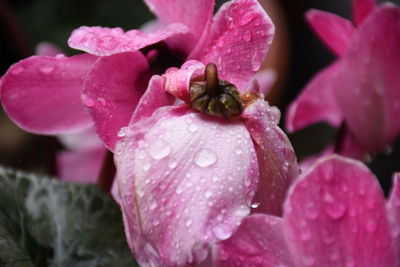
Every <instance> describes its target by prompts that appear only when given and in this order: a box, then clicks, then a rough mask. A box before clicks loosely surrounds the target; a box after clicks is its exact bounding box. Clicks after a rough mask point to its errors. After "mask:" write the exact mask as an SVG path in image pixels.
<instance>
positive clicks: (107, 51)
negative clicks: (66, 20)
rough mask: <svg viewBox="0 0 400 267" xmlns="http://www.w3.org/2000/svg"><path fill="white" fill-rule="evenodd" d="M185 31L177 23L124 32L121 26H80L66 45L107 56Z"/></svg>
mask: <svg viewBox="0 0 400 267" xmlns="http://www.w3.org/2000/svg"><path fill="white" fill-rule="evenodd" d="M187 31H188V28H187V27H186V26H185V25H182V24H179V23H174V24H170V25H167V26H165V27H164V28H162V29H159V30H156V31H154V32H150V33H146V32H142V31H139V30H130V31H127V32H124V31H123V30H122V29H121V28H105V27H99V26H95V27H87V26H82V27H80V28H78V29H76V30H74V31H73V32H72V34H71V36H70V37H69V39H68V45H69V46H70V47H71V48H75V49H78V50H82V51H85V52H87V53H89V54H93V55H97V56H109V55H113V54H117V53H123V52H135V51H138V50H139V49H141V48H143V47H146V46H149V45H151V44H155V43H158V42H160V41H163V40H165V39H168V38H170V37H172V36H175V35H179V34H184V33H186V32H187Z"/></svg>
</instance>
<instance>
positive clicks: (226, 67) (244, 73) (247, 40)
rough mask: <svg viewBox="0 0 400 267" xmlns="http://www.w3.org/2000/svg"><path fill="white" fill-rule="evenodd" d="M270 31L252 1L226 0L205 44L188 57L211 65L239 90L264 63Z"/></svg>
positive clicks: (269, 24) (269, 43)
mask: <svg viewBox="0 0 400 267" xmlns="http://www.w3.org/2000/svg"><path fill="white" fill-rule="evenodd" d="M274 32H275V27H274V24H273V23H272V21H271V19H270V18H269V17H268V15H267V14H266V13H265V11H264V9H263V8H262V7H261V5H260V4H259V3H258V2H257V1H256V0H237V1H230V2H227V3H225V4H224V5H223V6H222V7H221V8H220V10H219V11H218V13H217V14H216V15H215V19H214V24H213V25H212V28H211V33H210V34H209V36H208V41H207V43H206V45H205V46H204V47H203V49H202V50H201V51H199V52H198V53H197V52H196V53H195V52H193V53H192V54H191V55H190V56H189V57H190V58H196V59H199V60H200V61H202V62H203V63H204V64H207V63H210V62H213V63H215V64H216V65H217V66H218V71H219V75H220V77H221V79H223V80H227V81H229V82H231V83H233V84H235V85H236V86H237V87H238V88H239V89H243V87H244V86H245V85H246V84H247V83H248V82H249V81H250V79H251V78H252V77H253V75H254V73H256V72H257V71H258V70H259V68H260V66H261V64H262V62H263V61H264V58H265V56H266V54H267V51H268V49H269V47H270V45H271V42H272V39H273V36H274Z"/></svg>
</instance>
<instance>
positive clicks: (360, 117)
mask: <svg viewBox="0 0 400 267" xmlns="http://www.w3.org/2000/svg"><path fill="white" fill-rule="evenodd" d="M399 23H400V8H399V7H397V6H394V5H384V6H381V7H380V8H379V9H377V10H376V11H375V12H374V13H373V14H371V15H370V16H369V17H368V19H367V20H366V21H365V22H364V23H363V24H362V25H361V27H360V28H359V31H358V33H357V35H355V37H354V40H353V43H352V46H351V48H350V50H349V52H348V54H347V55H346V57H345V58H344V62H343V64H342V65H341V68H340V71H338V73H337V76H336V78H335V79H334V80H332V86H333V87H334V88H335V90H334V95H335V97H336V100H337V103H338V106H339V107H340V108H341V110H342V113H343V116H344V117H345V120H346V121H347V124H348V126H349V128H350V130H351V131H352V132H353V134H354V136H355V138H356V139H357V140H358V141H359V142H360V143H361V144H362V145H363V146H364V147H365V148H366V149H368V150H369V151H370V152H376V151H379V150H381V149H383V148H384V147H385V146H386V145H388V144H390V143H391V142H392V141H393V140H394V139H395V138H396V137H397V136H398V134H399V133H400V120H399V116H400V101H399V99H400V75H398V73H399V70H400V27H399Z"/></svg>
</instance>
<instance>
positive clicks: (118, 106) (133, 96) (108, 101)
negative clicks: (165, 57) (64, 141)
mask: <svg viewBox="0 0 400 267" xmlns="http://www.w3.org/2000/svg"><path fill="white" fill-rule="evenodd" d="M147 68H148V65H147V61H146V59H145V57H144V56H143V55H142V54H141V53H139V52H127V53H121V54H116V55H112V56H108V57H102V58H100V59H99V60H98V61H97V62H96V64H95V65H94V67H93V69H92V71H91V72H90V73H89V75H88V78H87V80H86V82H85V91H84V94H83V95H82V101H83V103H84V105H86V107H87V108H88V109H89V111H90V114H91V115H92V117H93V120H94V122H95V124H96V130H97V132H98V134H99V136H100V138H101V139H102V140H103V141H104V143H105V145H106V146H107V147H108V148H109V149H110V150H113V149H114V146H115V142H116V141H117V140H119V137H118V136H117V133H118V132H119V130H120V129H121V128H122V127H124V126H127V125H128V122H129V120H130V118H131V116H132V114H133V111H134V110H135V108H136V105H137V103H138V102H139V100H140V97H141V96H142V94H143V93H144V90H145V88H146V82H147V77H148V74H146V72H145V71H146V70H147Z"/></svg>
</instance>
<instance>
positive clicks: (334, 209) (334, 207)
mask: <svg viewBox="0 0 400 267" xmlns="http://www.w3.org/2000/svg"><path fill="white" fill-rule="evenodd" d="M325 212H326V214H327V215H328V216H329V217H331V218H332V219H334V220H338V219H340V218H342V217H343V216H344V215H345V213H346V206H345V205H343V204H341V203H330V204H328V205H327V206H326V207H325Z"/></svg>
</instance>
